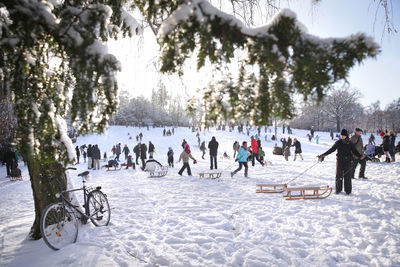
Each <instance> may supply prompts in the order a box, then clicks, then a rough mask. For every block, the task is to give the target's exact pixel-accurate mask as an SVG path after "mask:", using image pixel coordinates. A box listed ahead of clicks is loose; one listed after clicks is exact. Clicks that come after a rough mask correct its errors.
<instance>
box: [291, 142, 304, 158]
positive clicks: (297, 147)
mask: <svg viewBox="0 0 400 267" xmlns="http://www.w3.org/2000/svg"><path fill="white" fill-rule="evenodd" d="M292 146H294V147H295V149H294V159H293V161H295V160H296V156H297V154H299V156H300V158H301V160H304V159H303V156H302V155H301V153H302V151H301V143H300V142H299V140H297V139H296V138H295V139H293V145H292Z"/></svg>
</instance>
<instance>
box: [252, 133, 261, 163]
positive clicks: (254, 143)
mask: <svg viewBox="0 0 400 267" xmlns="http://www.w3.org/2000/svg"><path fill="white" fill-rule="evenodd" d="M251 152H252V154H253V155H252V157H251V166H253V167H254V159H256V160H257V161H258V162H260V164H261V165H262V166H264V162H262V161H261V160H260V158H259V156H258V142H257V140H256V139H255V138H254V136H252V137H251Z"/></svg>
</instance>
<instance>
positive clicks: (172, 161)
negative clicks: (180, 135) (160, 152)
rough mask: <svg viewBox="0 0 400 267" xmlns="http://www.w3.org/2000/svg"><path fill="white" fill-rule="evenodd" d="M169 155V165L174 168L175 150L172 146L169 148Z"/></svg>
mask: <svg viewBox="0 0 400 267" xmlns="http://www.w3.org/2000/svg"><path fill="white" fill-rule="evenodd" d="M167 157H168V166H169V167H172V168H173V167H174V151H173V150H172V147H169V148H168V152H167Z"/></svg>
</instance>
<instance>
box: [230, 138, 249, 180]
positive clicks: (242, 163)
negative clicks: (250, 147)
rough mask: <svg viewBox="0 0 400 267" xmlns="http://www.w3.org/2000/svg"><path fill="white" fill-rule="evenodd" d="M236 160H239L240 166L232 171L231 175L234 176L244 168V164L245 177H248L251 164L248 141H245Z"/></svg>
mask: <svg viewBox="0 0 400 267" xmlns="http://www.w3.org/2000/svg"><path fill="white" fill-rule="evenodd" d="M236 161H238V162H239V168H237V169H236V170H235V171H233V172H231V177H233V176H234V175H235V174H236V173H237V172H238V171H240V170H241V169H242V166H244V177H247V172H248V170H249V166H248V165H247V142H246V141H243V143H242V146H241V147H240V149H239V152H238V155H237V159H236Z"/></svg>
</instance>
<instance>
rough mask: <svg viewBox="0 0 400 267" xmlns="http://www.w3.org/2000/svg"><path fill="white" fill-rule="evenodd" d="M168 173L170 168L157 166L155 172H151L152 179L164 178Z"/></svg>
mask: <svg viewBox="0 0 400 267" xmlns="http://www.w3.org/2000/svg"><path fill="white" fill-rule="evenodd" d="M167 173H168V166H157V167H156V168H155V169H154V171H149V174H150V178H157V177H164V176H165V175H167Z"/></svg>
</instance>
